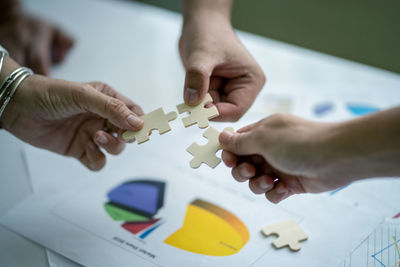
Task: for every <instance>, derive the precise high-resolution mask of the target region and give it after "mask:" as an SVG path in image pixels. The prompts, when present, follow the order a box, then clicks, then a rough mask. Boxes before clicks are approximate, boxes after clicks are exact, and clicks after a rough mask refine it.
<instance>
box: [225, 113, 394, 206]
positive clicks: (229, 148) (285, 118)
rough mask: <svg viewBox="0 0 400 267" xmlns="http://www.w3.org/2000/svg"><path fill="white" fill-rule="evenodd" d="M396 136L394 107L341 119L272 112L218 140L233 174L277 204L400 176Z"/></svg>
mask: <svg viewBox="0 0 400 267" xmlns="http://www.w3.org/2000/svg"><path fill="white" fill-rule="evenodd" d="M399 136H400V107H397V108H392V109H389V110H386V111H382V112H378V113H375V114H371V115H368V116H365V117H361V118H357V119H354V120H350V121H347V122H342V123H318V122H312V121H307V120H303V119H301V118H298V117H294V116H291V115H273V116H270V117H267V118H265V119H263V120H261V121H259V122H257V123H255V124H252V125H249V126H247V127H244V128H242V129H241V130H239V131H238V133H235V134H232V133H228V132H224V133H222V134H221V135H220V142H221V144H222V146H223V147H224V152H223V160H224V162H225V163H226V165H227V166H228V167H231V168H232V175H233V177H234V178H235V179H236V180H238V181H240V182H244V181H249V184H250V189H251V190H252V191H253V192H254V193H256V194H265V195H266V197H267V198H268V199H269V200H270V201H272V202H274V203H277V202H279V201H281V200H283V199H285V198H287V197H289V196H291V195H293V194H300V193H318V192H325V191H329V190H334V189H336V188H339V187H341V186H344V185H346V184H348V183H350V182H352V181H356V180H361V179H366V178H372V177H388V176H400V138H399Z"/></svg>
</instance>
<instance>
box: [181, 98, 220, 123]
mask: <svg viewBox="0 0 400 267" xmlns="http://www.w3.org/2000/svg"><path fill="white" fill-rule="evenodd" d="M210 103H212V98H211V95H210V94H207V95H206V97H205V98H204V100H203V101H202V102H201V103H200V104H199V105H197V106H188V105H186V104H185V103H183V104H180V105H177V106H176V108H177V109H178V112H179V114H182V113H183V112H189V116H187V117H185V118H182V122H183V125H185V127H189V126H191V125H193V124H196V123H197V125H198V126H199V128H200V129H204V128H207V127H208V125H209V124H210V122H209V120H210V119H212V118H215V117H217V116H218V115H219V113H218V109H217V107H216V106H212V107H208V108H206V107H205V105H206V104H210Z"/></svg>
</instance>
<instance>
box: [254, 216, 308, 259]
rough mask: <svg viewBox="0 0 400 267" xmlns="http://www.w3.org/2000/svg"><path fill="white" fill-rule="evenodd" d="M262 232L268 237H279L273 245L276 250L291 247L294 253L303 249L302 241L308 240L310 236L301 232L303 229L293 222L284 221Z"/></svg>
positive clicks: (267, 227)
mask: <svg viewBox="0 0 400 267" xmlns="http://www.w3.org/2000/svg"><path fill="white" fill-rule="evenodd" d="M261 232H262V233H263V234H264V235H266V236H269V235H272V234H274V235H278V238H276V239H275V240H274V241H272V244H274V246H275V247H276V248H282V247H284V246H289V248H290V249H291V250H293V251H298V250H300V249H301V244H300V242H301V241H304V240H307V239H308V236H307V235H306V233H304V232H303V230H301V228H300V227H299V226H298V225H297V224H296V222H294V221H293V220H288V221H282V222H279V223H276V224H272V225H268V226H266V227H263V228H262V230H261Z"/></svg>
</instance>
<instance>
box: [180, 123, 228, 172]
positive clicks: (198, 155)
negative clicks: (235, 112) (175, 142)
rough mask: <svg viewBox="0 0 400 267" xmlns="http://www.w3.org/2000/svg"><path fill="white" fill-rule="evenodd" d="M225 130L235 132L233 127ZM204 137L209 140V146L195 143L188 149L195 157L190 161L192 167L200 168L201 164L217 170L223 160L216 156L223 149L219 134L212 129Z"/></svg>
mask: <svg viewBox="0 0 400 267" xmlns="http://www.w3.org/2000/svg"><path fill="white" fill-rule="evenodd" d="M224 130H225V131H231V132H233V131H234V130H233V128H231V127H228V128H225V129H224ZM203 136H204V137H205V138H207V139H208V143H207V144H205V145H203V146H200V145H198V144H197V143H193V144H191V145H190V146H189V147H188V148H187V149H186V151H187V152H189V153H190V154H192V155H193V156H194V158H193V159H192V160H191V161H190V167H192V168H193V169H195V168H198V167H199V166H200V165H201V163H205V164H207V165H208V166H210V167H211V168H215V167H217V165H218V164H219V163H220V162H221V159H220V158H218V157H217V156H216V155H215V153H217V151H218V150H220V149H222V147H221V145H220V144H219V141H218V136H219V132H218V131H217V129H215V128H213V127H210V128H208V129H207V130H206V131H205V132H204V133H203Z"/></svg>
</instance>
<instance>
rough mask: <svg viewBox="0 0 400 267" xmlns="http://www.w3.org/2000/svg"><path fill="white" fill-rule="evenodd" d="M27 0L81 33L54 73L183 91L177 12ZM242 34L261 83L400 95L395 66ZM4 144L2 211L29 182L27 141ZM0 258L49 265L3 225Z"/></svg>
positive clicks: (154, 94)
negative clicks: (259, 68) (373, 64)
mask: <svg viewBox="0 0 400 267" xmlns="http://www.w3.org/2000/svg"><path fill="white" fill-rule="evenodd" d="M24 2H25V6H26V8H27V10H29V11H30V12H32V13H34V14H36V15H38V16H42V17H44V18H46V19H48V20H49V21H53V22H55V23H57V24H59V25H61V26H62V27H63V28H65V29H66V30H67V31H69V32H70V33H71V34H72V35H73V36H74V37H75V39H76V44H75V46H74V48H73V49H72V51H71V53H70V55H69V56H68V58H67V60H66V62H64V63H63V64H62V65H61V66H59V67H57V68H55V69H54V71H53V73H52V76H54V77H57V78H63V79H68V80H75V81H92V80H101V81H104V82H107V83H109V84H110V85H112V86H113V87H115V88H116V89H117V90H119V91H122V92H123V93H124V94H126V95H127V96H129V97H131V98H132V99H133V100H134V101H136V102H137V103H139V104H140V105H141V106H142V107H143V108H144V110H145V111H149V110H150V109H152V108H154V107H158V106H162V105H163V103H165V102H168V103H170V102H172V103H175V102H176V99H180V100H181V99H182V89H183V81H184V70H183V68H182V65H181V63H180V59H179V55H178V50H177V42H178V37H179V33H180V27H181V16H180V15H179V14H176V13H171V12H168V11H165V10H161V9H157V8H154V7H150V6H145V5H142V4H138V3H135V2H129V1H111V0H109V1H107V0H80V1H79V0H70V1H61V0H36V1H24ZM239 35H240V37H241V39H242V41H243V42H244V43H245V45H246V46H247V48H248V49H249V50H250V51H251V53H252V54H253V55H254V57H255V58H256V59H257V61H258V62H259V63H260V65H261V66H262V68H263V70H264V71H265V73H266V75H267V77H268V83H267V85H266V86H265V88H264V91H268V92H288V93H296V94H298V95H319V94H327V95H329V94H332V92H334V93H335V94H352V95H363V96H364V97H365V95H367V96H368V95H369V94H371V97H372V96H373V95H374V94H376V93H377V92H378V93H379V94H381V95H387V96H388V97H391V98H393V96H394V97H398V99H399V100H400V75H398V74H394V73H390V72H388V71H384V70H380V69H376V68H373V67H369V66H365V65H361V64H358V63H354V62H350V61H347V60H343V59H339V58H335V57H332V56H329V55H325V54H321V53H317V52H313V51H310V50H306V49H302V48H298V47H295V46H291V45H288V44H284V43H280V42H277V41H273V40H270V39H267V38H264V37H259V36H255V35H252V34H248V33H242V32H240V33H239ZM171 92H172V93H171ZM149 95H150V96H151V97H149ZM0 145H1V150H0V169H1V179H0V216H1V215H2V214H4V212H5V211H6V210H8V209H9V208H11V207H12V206H13V205H14V204H16V203H17V202H18V201H19V200H20V199H22V198H23V197H24V196H26V195H28V194H30V192H31V190H32V189H31V184H30V180H29V174H28V171H27V169H26V167H25V163H24V158H23V153H22V152H23V149H24V145H23V144H22V143H21V142H20V141H18V140H16V139H15V138H14V137H12V136H10V135H9V134H8V133H6V132H4V131H1V132H0ZM49 168H51V166H49ZM21 255H23V256H21ZM0 266H48V261H47V258H46V253H45V250H44V249H43V248H42V247H41V246H39V245H36V244H34V243H33V242H31V241H29V240H26V239H25V238H22V237H20V236H19V235H17V234H15V233H12V232H10V231H8V230H7V229H5V228H3V227H0Z"/></svg>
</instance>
